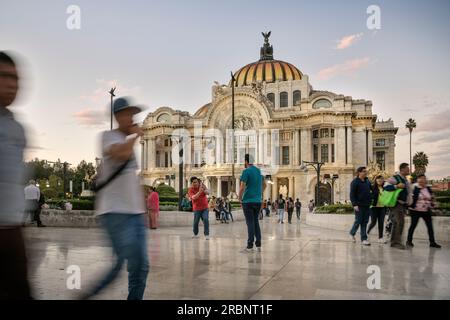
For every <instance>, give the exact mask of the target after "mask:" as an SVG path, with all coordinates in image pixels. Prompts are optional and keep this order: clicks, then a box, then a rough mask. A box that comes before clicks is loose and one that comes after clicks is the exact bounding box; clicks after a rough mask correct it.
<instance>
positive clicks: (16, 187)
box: [0, 51, 31, 300]
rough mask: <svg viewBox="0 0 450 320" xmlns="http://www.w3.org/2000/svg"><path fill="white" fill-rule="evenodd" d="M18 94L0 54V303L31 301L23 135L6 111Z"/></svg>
mask: <svg viewBox="0 0 450 320" xmlns="http://www.w3.org/2000/svg"><path fill="white" fill-rule="evenodd" d="M18 90H19V74H18V72H17V68H16V63H15V62H14V60H13V58H12V57H11V56H10V55H9V54H7V53H5V52H1V51H0V300H5V299H8V300H9V299H21V300H23V299H31V293H30V286H29V283H28V270H27V258H26V252H25V243H24V239H23V236H22V228H21V226H22V222H23V219H24V209H25V201H24V195H23V188H24V186H23V182H22V181H23V179H24V170H25V167H24V165H23V153H24V150H25V147H26V139H25V131H24V128H23V127H22V125H21V124H20V123H19V122H17V121H16V120H15V119H14V114H13V113H12V112H11V111H10V110H9V108H10V106H11V105H12V103H13V102H14V100H15V99H16V95H17V92H18Z"/></svg>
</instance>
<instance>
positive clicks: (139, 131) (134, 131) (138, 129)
mask: <svg viewBox="0 0 450 320" xmlns="http://www.w3.org/2000/svg"><path fill="white" fill-rule="evenodd" d="M130 134H137V136H138V137H142V136H143V135H144V130H142V128H141V127H139V126H138V125H137V124H135V125H133V126H132V127H131V128H130Z"/></svg>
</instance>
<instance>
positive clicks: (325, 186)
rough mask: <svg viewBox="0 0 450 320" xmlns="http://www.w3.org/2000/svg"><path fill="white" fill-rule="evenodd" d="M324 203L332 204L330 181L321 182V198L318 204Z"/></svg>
mask: <svg viewBox="0 0 450 320" xmlns="http://www.w3.org/2000/svg"><path fill="white" fill-rule="evenodd" d="M324 203H327V204H331V185H330V184H329V183H322V182H321V183H320V184H319V199H318V201H317V205H318V206H323V205H324Z"/></svg>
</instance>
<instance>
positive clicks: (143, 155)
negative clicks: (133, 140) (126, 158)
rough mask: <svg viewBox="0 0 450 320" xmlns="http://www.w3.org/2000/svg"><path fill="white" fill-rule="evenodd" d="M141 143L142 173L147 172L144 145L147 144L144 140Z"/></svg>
mask: <svg viewBox="0 0 450 320" xmlns="http://www.w3.org/2000/svg"><path fill="white" fill-rule="evenodd" d="M140 143H141V172H142V171H144V170H145V167H144V159H145V154H144V151H145V149H144V144H145V142H144V141H143V140H141V141H140Z"/></svg>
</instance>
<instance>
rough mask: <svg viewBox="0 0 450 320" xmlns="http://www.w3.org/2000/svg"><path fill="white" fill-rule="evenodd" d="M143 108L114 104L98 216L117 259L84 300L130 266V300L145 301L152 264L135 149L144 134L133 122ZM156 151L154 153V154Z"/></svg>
mask: <svg viewBox="0 0 450 320" xmlns="http://www.w3.org/2000/svg"><path fill="white" fill-rule="evenodd" d="M140 111H141V108H140V107H137V106H136V105H134V104H132V103H130V100H129V99H128V98H118V99H116V100H115V101H114V104H113V112H114V117H115V119H116V121H117V123H118V126H119V127H118V128H117V129H115V130H111V131H105V132H103V134H102V139H101V149H102V155H103V161H102V168H101V170H100V174H99V179H98V181H99V184H97V186H96V190H97V199H96V206H97V208H96V209H97V214H98V216H99V219H100V222H101V224H102V225H103V227H104V228H105V230H106V233H107V234H108V236H109V239H110V240H111V243H112V248H113V251H114V253H115V255H116V256H117V261H116V263H115V265H114V267H113V268H112V269H111V270H110V271H109V272H108V273H107V274H106V275H105V277H104V278H103V279H102V280H101V281H100V282H99V283H98V284H97V286H96V287H95V288H94V290H92V291H91V292H89V294H88V295H87V296H85V297H84V298H89V297H91V296H92V295H94V294H97V293H99V292H100V291H101V290H103V289H104V288H105V287H106V286H108V285H109V284H110V283H111V282H112V281H113V280H114V279H115V278H116V277H117V275H118V274H119V272H120V270H121V268H122V265H123V263H124V262H125V260H127V262H128V267H127V270H128V298H127V299H128V300H142V299H143V296H144V291H145V287H146V284H147V275H148V272H149V268H150V266H149V261H148V255H147V227H146V217H145V212H146V210H145V196H144V194H143V190H142V187H141V186H140V185H139V180H138V177H137V175H136V170H137V169H138V165H137V162H136V157H135V154H134V150H133V147H134V145H135V143H136V142H137V141H139V138H140V137H141V136H142V135H143V131H142V129H141V128H139V127H138V126H137V125H136V124H134V122H133V117H134V115H135V114H137V113H139V112H140ZM152 151H153V150H152Z"/></svg>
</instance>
